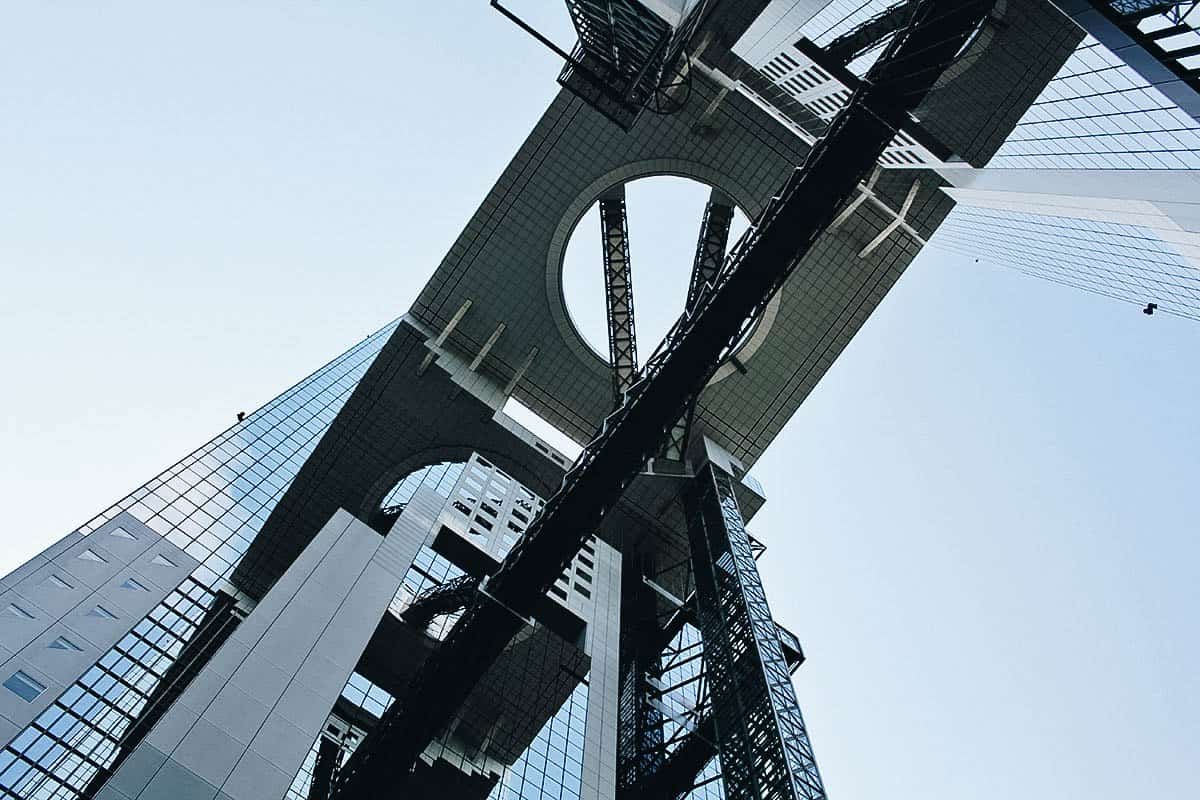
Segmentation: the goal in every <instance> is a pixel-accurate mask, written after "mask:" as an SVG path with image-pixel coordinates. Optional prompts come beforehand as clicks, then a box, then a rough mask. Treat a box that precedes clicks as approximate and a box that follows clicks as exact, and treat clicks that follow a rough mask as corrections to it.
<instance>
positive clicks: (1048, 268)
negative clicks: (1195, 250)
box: [929, 205, 1200, 320]
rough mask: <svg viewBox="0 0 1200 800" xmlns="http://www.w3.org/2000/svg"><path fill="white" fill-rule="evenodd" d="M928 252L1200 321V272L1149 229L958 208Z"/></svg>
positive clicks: (1094, 221) (933, 240)
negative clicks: (934, 250)
mask: <svg viewBox="0 0 1200 800" xmlns="http://www.w3.org/2000/svg"><path fill="white" fill-rule="evenodd" d="M929 246H930V247H935V248H938V249H943V250H946V251H949V252H951V253H954V254H958V255H964V256H968V257H970V258H972V259H982V260H983V261H984V262H988V263H994V264H1000V265H1002V266H1006V267H1009V268H1011V269H1015V270H1017V271H1018V272H1021V273H1024V274H1026V275H1031V276H1033V277H1037V278H1042V279H1044V280H1048V281H1053V282H1054V283H1059V284H1062V285H1064V286H1072V287H1075V288H1077V289H1082V290H1084V291H1087V292H1091V293H1093V294H1098V295H1103V296H1105V297H1112V298H1115V299H1118V300H1125V301H1128V302H1131V303H1137V304H1139V305H1143V306H1144V305H1145V304H1146V303H1155V304H1157V306H1158V309H1159V310H1161V311H1163V312H1165V313H1168V314H1175V315H1177V316H1182V317H1187V318H1189V319H1195V320H1200V269H1197V268H1196V267H1195V266H1194V265H1193V264H1192V262H1191V261H1189V260H1188V259H1186V258H1184V257H1183V256H1181V255H1180V254H1179V253H1178V252H1176V251H1175V250H1174V249H1173V248H1172V247H1171V245H1170V244H1168V243H1167V242H1164V241H1163V240H1162V239H1161V238H1160V237H1159V236H1158V234H1157V233H1156V232H1155V231H1152V230H1149V229H1147V228H1141V227H1138V226H1136V225H1121V224H1118V223H1114V222H1103V221H1098V220H1087V219H1075V218H1072V217H1051V216H1045V215H1041V214H1027V213H1022V212H1018V211H1008V210H998V209H991V208H976V207H972V206H963V205H959V206H956V207H955V208H954V210H953V211H952V212H950V215H949V216H948V217H947V218H946V220H945V221H944V222H943V223H942V225H941V227H940V228H939V229H938V232H937V233H936V234H935V235H934V237H933V239H932V240H931V241H930V245H929Z"/></svg>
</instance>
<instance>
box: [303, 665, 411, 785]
mask: <svg viewBox="0 0 1200 800" xmlns="http://www.w3.org/2000/svg"><path fill="white" fill-rule="evenodd" d="M342 697H344V698H345V699H346V700H347V701H349V702H350V703H352V704H354V705H356V706H358V707H359V708H361V709H362V710H363V711H365V712H367V713H368V714H370V715H371V716H372V717H374V718H375V719H379V718H380V717H382V716H383V712H384V711H386V710H387V709H388V706H390V705H391V704H392V700H393V699H394V698H393V697H392V696H391V695H390V694H388V693H387V692H385V691H384V690H383V689H381V688H379V687H378V686H376V685H375V684H373V683H371V682H370V681H369V680H367V679H366V678H364V677H363V676H362V675H359V674H358V673H357V672H352V673H350V679H349V680H347V681H346V685H345V686H344V687H343V688H342ZM335 732H336V733H335ZM363 733H364V732H363V731H360V730H358V729H357V728H354V727H353V726H350V725H348V724H346V723H344V722H342V721H340V720H338V719H337V718H336V717H331V718H330V721H329V724H328V726H327V728H326V732H325V733H322V734H321V735H320V736H318V737H317V740H316V741H315V742H313V746H312V747H311V748H309V751H308V755H306V756H305V757H304V763H302V764H301V765H300V769H299V771H297V772H296V777H295V778H293V779H292V785H291V786H290V787H289V788H288V790H287V793H286V794H285V795H284V798H283V800H308V791H309V788H310V787H311V786H312V776H313V769H314V768H315V767H316V763H317V750H318V749H319V748H320V746H321V739H322V737H324V736H325V735H326V734H335V738H336V740H337V741H338V743H339V745H340V746H341V749H342V753H341V756H340V759H341V760H340V761H339V763H341V764H344V763H345V762H346V758H347V757H349V755H350V754H351V753H353V752H354V750H355V748H356V747H357V746H358V744H359V743H360V742H361V741H362V737H363Z"/></svg>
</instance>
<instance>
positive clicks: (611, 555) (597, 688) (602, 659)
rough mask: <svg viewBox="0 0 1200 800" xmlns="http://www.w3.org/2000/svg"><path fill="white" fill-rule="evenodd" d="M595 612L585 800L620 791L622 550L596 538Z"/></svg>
mask: <svg viewBox="0 0 1200 800" xmlns="http://www.w3.org/2000/svg"><path fill="white" fill-rule="evenodd" d="M592 574H593V577H592V616H591V618H590V619H588V620H587V646H586V648H585V649H586V650H587V653H588V655H590V656H591V658H592V668H591V671H590V672H589V673H588V698H587V722H586V724H585V738H584V743H583V776H582V781H581V790H580V798H581V800H614V798H615V797H616V794H617V730H618V725H619V722H618V716H619V714H618V698H619V696H620V679H621V674H620V673H621V668H620V667H621V665H620V657H619V647H618V641H619V639H620V634H621V554H620V553H619V552H618V551H617V550H616V549H614V548H613V547H611V546H610V545H608V544H607V543H605V542H600V541H598V542H596V567H595V569H594V570H593V571H592Z"/></svg>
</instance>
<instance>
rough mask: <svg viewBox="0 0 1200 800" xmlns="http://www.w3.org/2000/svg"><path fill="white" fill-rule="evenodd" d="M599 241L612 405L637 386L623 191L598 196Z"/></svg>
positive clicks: (611, 191)
mask: <svg viewBox="0 0 1200 800" xmlns="http://www.w3.org/2000/svg"><path fill="white" fill-rule="evenodd" d="M600 238H601V243H602V247H603V249H604V301H605V306H606V308H607V311H608V362H609V364H610V365H611V366H612V387H613V404H614V405H615V406H620V405H621V402H622V400H623V399H624V397H625V392H627V391H629V389H630V387H632V386H633V384H634V383H636V382H637V375H638V365H637V331H636V329H635V328H634V323H633V276H632V274H631V273H630V268H629V221H628V218H627V216H626V213H625V187H624V185H621V186H617V187H615V188H613V189H610V190H609V191H607V192H605V193H604V194H603V195H601V196H600Z"/></svg>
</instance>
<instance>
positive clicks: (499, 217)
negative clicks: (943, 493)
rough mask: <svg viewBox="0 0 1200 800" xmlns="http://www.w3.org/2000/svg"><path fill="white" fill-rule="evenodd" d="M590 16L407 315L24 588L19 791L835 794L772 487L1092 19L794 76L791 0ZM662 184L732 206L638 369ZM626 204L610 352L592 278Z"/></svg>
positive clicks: (983, 5) (1032, 25)
mask: <svg viewBox="0 0 1200 800" xmlns="http://www.w3.org/2000/svg"><path fill="white" fill-rule="evenodd" d="M787 5H788V6H789V7H790V8H799V9H801V10H804V12H805V13H809V12H811V15H810V17H809V21H811V20H812V19H817V18H818V17H819V16H820V15H821V14H833V13H834V12H835V9H834V6H835V5H837V4H836V3H821V2H812V3H800V4H796V3H789V4H787ZM860 5H861V4H860ZM868 5H870V4H868ZM567 7H568V10H569V11H570V12H571V14H572V20H573V22H574V23H575V26H576V29H577V31H578V33H579V44H578V46H577V47H576V49H575V50H574V51H573V52H571V53H564V54H563V55H564V57H565V58H566V62H565V63H566V66H565V67H564V70H563V73H562V74H561V75H560V78H559V79H560V82H561V83H562V84H563V86H564V89H563V91H562V92H561V93H560V94H559V95H558V96H557V97H556V98H555V100H554V101H553V102H552V103H551V105H550V107H549V109H547V111H546V113H545V114H544V115H543V117H542V118H541V120H540V121H539V122H538V123H537V125H536V126H535V127H534V130H533V131H532V132H531V133H530V135H529V137H528V139H527V140H526V141H525V142H524V144H523V145H522V146H521V148H520V149H519V150H518V152H517V154H516V155H515V156H514V158H513V160H512V162H511V163H510V164H509V165H508V167H507V168H506V169H505V171H504V173H503V174H502V175H501V177H500V179H499V180H498V181H497V183H496V185H495V186H494V187H493V189H492V190H491V191H490V192H489V193H488V195H487V196H486V197H485V198H484V200H483V202H482V204H481V205H480V207H479V209H478V210H477V211H476V213H475V214H474V215H473V216H472V217H471V219H470V220H469V221H468V222H467V225H466V227H465V229H464V230H463V232H462V234H461V235H460V236H459V238H458V239H457V241H456V242H455V243H454V245H453V246H452V247H451V249H450V252H449V253H448V254H447V255H446V257H445V258H444V259H443V260H442V262H441V263H440V264H439V265H438V266H437V269H436V270H435V271H434V273H433V276H432V278H431V279H430V281H429V282H428V284H427V285H426V286H425V288H424V289H423V290H422V292H421V293H420V296H419V297H418V298H417V300H416V302H415V303H414V305H413V307H412V308H411V309H410V310H409V311H408V312H407V313H406V314H405V315H404V316H402V317H401V318H400V319H398V320H396V321H395V322H393V323H392V324H390V325H388V326H386V327H385V328H384V329H382V330H380V331H378V332H376V333H374V334H373V335H371V336H369V337H368V338H366V339H365V340H363V341H362V342H360V343H359V344H358V345H356V346H355V347H353V348H351V349H350V350H349V351H347V352H346V353H345V354H343V355H342V356H340V357H339V358H337V359H335V360H334V361H333V362H331V363H330V364H328V365H326V366H324V367H322V368H321V369H320V370H318V371H317V372H315V373H313V374H312V375H310V376H309V377H307V378H305V379H304V380H303V381H301V382H300V383H298V384H297V385H296V386H294V387H292V388H291V389H289V390H287V391H286V392H284V393H283V394H281V395H280V396H279V397H278V398H276V399H275V400H273V401H272V402H271V403H269V404H267V405H266V406H264V407H263V408H261V409H259V410H257V411H255V412H254V413H252V414H250V415H248V416H247V417H246V418H245V419H244V420H241V421H239V422H238V424H237V425H235V426H234V427H232V428H230V429H229V430H227V431H225V432H223V433H222V434H221V435H219V436H218V437H217V438H215V439H214V440H213V441H211V442H209V443H207V444H206V445H204V446H202V447H201V448H199V449H198V450H196V451H195V452H194V453H192V454H190V455H188V456H187V457H185V458H184V459H182V460H181V461H179V462H178V463H177V464H175V465H173V466H171V467H169V468H168V469H166V470H164V471H163V472H162V473H161V474H160V475H158V476H156V477H154V478H153V479H151V480H150V481H148V482H147V483H146V484H145V485H143V486H141V487H139V488H137V489H136V490H135V491H133V492H132V493H130V494H129V495H128V496H127V497H125V498H122V499H121V500H119V501H118V502H117V503H115V504H114V505H113V506H112V507H110V508H108V509H106V510H105V511H103V512H102V513H100V514H99V515H97V516H96V517H95V518H93V519H92V520H90V521H88V522H87V523H86V524H85V525H82V526H80V528H79V529H78V530H76V531H73V532H71V533H70V534H68V535H67V536H66V537H65V538H63V539H62V540H60V541H59V542H58V543H56V544H55V545H53V546H51V547H50V548H49V549H47V550H46V551H45V552H44V553H42V554H41V555H39V556H37V557H36V558H35V559H33V560H31V561H30V562H28V563H27V564H25V565H23V566H22V567H20V568H19V569H18V570H16V571H15V572H13V573H12V574H10V575H8V576H7V577H5V578H4V579H3V581H2V582H0V591H3V597H0V619H2V620H3V626H0V657H2V658H3V662H2V664H0V683H2V684H3V687H4V691H0V740H2V743H3V744H4V749H3V751H2V753H0V788H3V790H4V791H5V792H6V793H7V794H8V795H10V796H14V797H20V798H41V797H47V798H49V797H54V798H75V797H97V798H105V800H131V799H132V798H163V797H179V798H205V800H208V799H209V798H233V799H234V800H242V799H243V798H246V800H249V798H263V797H268V798H273V797H288V798H309V799H315V798H328V797H333V796H336V797H342V798H357V797H383V796H400V797H414V798H421V797H434V796H437V797H442V798H445V797H454V798H459V797H462V798H472V797H474V798H485V797H497V798H506V799H507V798H530V799H532V798H556V799H557V800H561V799H562V798H587V799H588V800H592V799H593V798H596V799H599V798H617V797H620V798H623V799H627V800H634V799H635V798H660V797H681V796H688V795H690V796H693V797H698V798H700V797H722V796H728V797H733V798H751V797H762V798H775V797H779V798H799V797H804V798H820V797H824V796H825V791H824V787H823V784H822V781H821V777H820V774H819V772H818V770H817V767H816V761H815V757H814V754H813V748H812V745H811V742H810V740H809V732H808V730H807V729H806V727H805V725H804V721H803V719H802V716H801V713H800V709H799V705H798V703H797V700H796V696H795V692H794V690H793V688H792V684H791V674H792V672H793V671H794V670H795V669H796V668H797V667H798V666H800V664H801V663H802V661H803V659H804V656H803V654H802V650H801V647H800V644H799V641H798V640H797V637H796V636H795V635H793V634H792V633H790V632H789V631H788V630H787V629H786V628H785V627H783V626H781V625H780V624H779V623H778V622H777V621H776V620H775V619H774V618H773V617H772V615H771V612H770V608H769V606H768V604H767V601H766V596H765V593H764V591H763V587H762V583H761V580H760V579H759V576H758V571H757V568H756V566H755V561H756V559H757V558H758V557H760V556H761V555H762V554H763V552H764V549H765V548H764V546H763V544H762V543H761V542H760V540H759V539H758V538H756V537H755V536H753V535H751V533H750V532H749V531H748V529H747V526H748V525H749V524H751V523H752V521H753V518H754V515H755V514H756V512H757V511H758V509H759V508H760V507H761V505H762V503H763V502H764V500H765V496H764V491H763V489H762V487H761V486H760V485H759V484H758V483H757V481H755V480H754V478H752V477H751V476H750V475H749V470H750V469H751V468H752V466H753V464H754V463H755V461H756V460H757V459H758V458H759V456H760V455H761V454H762V453H763V451H764V449H765V448H766V447H767V446H768V445H769V444H770V442H771V440H772V439H773V438H774V436H775V435H776V434H777V433H778V431H779V430H780V429H781V427H782V426H783V424H784V422H785V421H786V420H787V419H788V418H789V417H790V416H791V415H792V414H793V413H794V412H795V410H796V409H797V407H798V406H799V404H800V403H801V402H802V401H803V399H804V398H805V396H807V394H808V392H809V391H811V389H812V388H813V386H815V384H816V382H817V381H818V380H819V379H820V378H821V376H822V375H823V374H824V373H825V371H826V370H827V369H828V368H829V366H830V365H831V364H832V363H833V361H834V360H835V359H836V358H837V356H838V354H839V353H840V352H841V350H842V349H843V348H844V347H845V345H846V344H847V342H848V341H849V340H850V338H851V337H853V335H854V334H855V333H856V332H857V330H858V329H859V327H860V326H861V325H862V324H863V322H864V321H865V320H866V318H867V317H868V316H869V315H870V313H871V312H872V310H873V309H874V308H875V306H876V305H877V304H878V303H879V302H880V300H881V299H882V298H883V296H884V295H885V294H886V293H887V291H888V290H889V289H890V287H891V286H892V285H893V284H894V283H895V281H896V280H897V279H898V278H899V276H900V274H901V273H902V272H903V271H904V269H905V268H906V267H907V265H908V264H909V263H910V262H911V260H912V259H913V257H914V256H915V255H916V254H917V253H918V252H919V251H920V249H921V247H922V246H923V245H924V244H925V243H926V242H927V241H928V240H929V239H930V238H931V237H933V236H934V235H935V232H936V231H937V230H938V229H939V226H940V225H942V223H943V222H944V221H945V220H946V219H947V216H948V215H949V214H951V213H952V209H953V208H954V205H955V197H956V195H955V194H954V191H953V189H954V187H955V186H957V184H954V182H953V181H951V180H948V179H947V178H946V177H945V175H946V174H947V170H949V169H950V168H951V167H950V166H949V165H956V167H955V168H961V169H972V170H985V168H986V167H987V165H988V164H989V163H990V161H991V160H992V159H993V158H994V157H996V155H997V153H998V152H1000V151H1001V150H1002V148H1003V147H1004V146H1005V145H1006V143H1008V142H1009V141H1010V137H1011V136H1012V135H1013V132H1014V131H1015V130H1017V129H1018V127H1019V125H1020V123H1021V121H1022V119H1023V118H1024V115H1026V114H1027V113H1028V111H1029V108H1030V106H1031V104H1032V103H1033V102H1034V100H1035V99H1036V98H1037V97H1038V96H1039V94H1040V93H1041V92H1042V91H1044V89H1045V87H1046V85H1047V84H1048V83H1049V82H1050V81H1051V79H1052V78H1054V76H1055V75H1056V74H1058V72H1059V71H1060V70H1061V69H1062V68H1063V66H1064V64H1065V63H1067V61H1068V59H1069V58H1071V57H1072V55H1073V54H1074V53H1076V52H1077V49H1078V47H1079V44H1080V42H1081V41H1082V38H1083V34H1082V32H1081V30H1080V29H1079V27H1078V26H1077V25H1076V23H1075V22H1073V21H1072V19H1071V18H1070V17H1068V16H1067V15H1066V14H1063V13H1061V12H1060V11H1059V10H1058V9H1057V8H1056V7H1054V6H1052V5H1051V4H1049V3H1046V2H1043V0H1001V2H997V3H991V2H962V0H955V1H954V2H951V1H950V0H922V1H921V2H911V3H910V2H906V3H902V4H900V5H899V6H897V7H892V8H889V7H887V6H886V5H880V6H879V7H878V8H875V9H872V13H869V14H864V15H860V17H861V18H852V19H851V23H852V24H850V25H849V26H844V27H845V28H846V29H845V30H842V29H841V28H839V30H838V32H837V35H836V37H834V39H833V40H831V41H822V40H821V39H820V38H816V39H812V38H803V39H802V40H797V41H796V42H788V43H787V47H783V46H781V47H780V49H779V51H778V52H774V53H771V54H769V57H767V58H765V59H764V58H761V56H762V53H761V52H759V50H762V48H764V47H766V48H768V49H769V46H770V41H769V39H770V37H769V36H768V35H767V33H766V32H764V31H767V32H769V31H773V30H776V29H778V28H779V26H780V25H784V28H783V30H787V27H786V24H785V22H781V20H784V21H786V19H787V15H786V14H782V13H781V9H782V4H780V3H777V2H766V1H765V0H763V1H762V2H732V1H727V2H713V1H711V0H710V2H663V1H661V0H656V2H645V3H642V2H635V1H634V0H614V1H613V2H598V1H595V0H587V1H586V2H585V1H584V0H571V1H570V2H568V3H567ZM789 13H790V12H789ZM998 15H999V16H998ZM518 22H519V20H518ZM1001 22H1002V23H1003V24H1000V23H1001ZM805 24H807V22H806V23H805ZM764 26H766V27H765V28H764ZM534 33H536V32H534ZM764 43H765V44H764ZM755 48H758V50H756V49H755ZM763 52H765V51H763ZM756 53H757V55H756ZM847 55H850V56H853V58H851V59H849V60H848V59H847ZM862 59H866V60H867V61H869V62H870V63H865V62H864V63H858V62H859V61H861V60H862ZM864 64H865V65H864ZM855 70H857V71H855ZM801 165H803V166H802V167H801ZM985 171H986V170H985ZM657 174H671V175H679V176H685V177H690V178H692V179H695V180H698V181H702V182H704V183H706V184H708V185H709V186H711V187H712V194H711V197H710V202H709V204H708V206H707V208H706V210H705V212H704V216H703V218H702V219H700V220H697V221H696V222H697V230H698V232H699V235H698V242H697V247H696V253H695V263H694V270H693V275H692V282H691V286H690V289H689V293H688V301H687V307H686V308H684V309H680V311H681V312H682V316H681V318H680V322H679V323H678V324H677V325H676V327H675V328H674V329H673V330H672V331H671V333H670V334H669V335H668V338H667V340H666V341H665V342H664V343H663V345H661V346H660V347H659V348H658V349H657V350H656V351H655V352H654V355H653V356H651V357H650V358H649V359H646V360H645V361H644V362H642V361H639V348H638V346H637V345H638V342H637V338H636V328H635V303H634V302H633V301H634V294H633V291H632V286H633V279H632V276H633V275H634V274H635V273H634V270H633V268H634V266H635V264H636V253H632V252H631V251H630V248H629V247H628V241H627V231H628V226H627V224H626V221H625V206H624V188H623V187H624V186H625V184H626V183H628V182H630V181H632V180H634V179H637V178H639V177H645V176H650V175H657ZM595 204H598V205H599V207H600V211H601V220H602V225H603V231H602V233H603V243H604V250H603V252H602V253H598V254H597V263H598V265H601V264H602V268H603V269H604V272H605V278H606V280H605V286H606V300H607V307H608V311H609V315H608V321H609V328H608V330H609V358H608V359H607V361H606V360H604V359H601V358H598V357H596V355H594V354H593V353H592V352H591V351H590V350H589V349H588V347H587V346H586V344H585V343H584V342H583V340H582V339H581V337H580V335H579V333H578V332H577V331H576V330H575V328H574V326H573V324H572V323H571V320H570V317H569V315H568V313H567V311H566V308H565V305H564V302H563V298H562V291H561V270H562V262H563V256H564V251H565V248H566V244H567V240H568V237H569V235H570V233H571V230H572V229H573V228H574V226H575V225H576V223H577V221H578V220H579V219H580V217H581V216H582V215H583V214H584V213H585V212H586V211H587V210H588V209H589V208H591V207H592V206H593V205H595ZM735 207H738V208H741V209H742V210H743V211H744V212H745V213H746V214H747V216H749V217H751V218H752V219H754V220H755V225H754V227H753V228H752V230H751V231H750V232H749V233H748V235H747V236H746V237H745V238H744V239H743V240H742V241H741V242H740V243H738V244H737V245H736V246H735V247H733V248H732V250H731V248H730V242H729V241H728V237H729V225H730V218H731V216H732V214H733V210H734V208H735ZM598 268H600V267H599V266H598ZM649 349H650V348H648V347H643V348H641V352H642V353H644V352H646V351H647V350H649ZM512 401H516V402H519V403H521V404H523V405H524V406H526V407H527V408H529V409H531V410H532V411H533V412H534V413H535V414H536V415H538V416H540V417H541V418H542V419H543V420H545V421H546V422H547V423H548V424H550V425H552V426H553V427H555V428H557V429H559V430H560V431H562V432H564V433H565V434H567V435H568V436H569V437H571V438H572V439H574V440H575V441H576V442H578V443H579V444H580V445H586V446H585V448H584V450H583V454H582V455H581V456H580V458H579V459H578V460H577V461H576V462H575V463H574V464H572V462H571V460H570V459H568V458H567V457H566V456H565V455H564V454H562V453H561V452H559V451H557V450H556V449H555V448H553V447H551V446H550V445H549V444H548V443H547V442H545V441H543V440H542V439H541V438H539V437H538V436H537V435H535V434H533V433H531V432H530V431H529V430H526V429H525V428H524V427H522V426H521V425H520V424H518V423H517V422H516V421H514V419H513V418H512V417H511V416H510V415H508V414H507V413H505V408H506V407H508V406H507V404H508V403H510V402H512ZM769 538H770V534H769V532H768V533H767V534H764V535H762V539H763V540H769Z"/></svg>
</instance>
